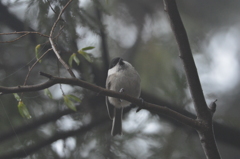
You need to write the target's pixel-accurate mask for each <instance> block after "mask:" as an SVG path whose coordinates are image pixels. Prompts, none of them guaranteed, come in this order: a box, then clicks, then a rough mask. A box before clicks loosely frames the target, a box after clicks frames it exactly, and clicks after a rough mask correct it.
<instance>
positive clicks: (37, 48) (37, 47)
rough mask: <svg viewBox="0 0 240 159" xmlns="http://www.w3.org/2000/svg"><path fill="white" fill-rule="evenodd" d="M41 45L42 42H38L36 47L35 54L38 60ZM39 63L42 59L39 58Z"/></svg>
mask: <svg viewBox="0 0 240 159" xmlns="http://www.w3.org/2000/svg"><path fill="white" fill-rule="evenodd" d="M40 47H41V45H40V44H38V45H37V46H36V47H35V55H36V58H37V60H39V52H40V51H39V50H40ZM39 63H41V60H39Z"/></svg>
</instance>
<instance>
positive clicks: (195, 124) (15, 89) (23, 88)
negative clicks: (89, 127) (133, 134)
mask: <svg viewBox="0 0 240 159" xmlns="http://www.w3.org/2000/svg"><path fill="white" fill-rule="evenodd" d="M40 74H41V75H42V76H45V77H47V78H49V80H48V81H46V82H44V83H42V84H37V85H31V86H17V87H0V94H9V93H18V92H32V91H39V90H43V89H45V88H49V87H51V86H53V85H55V84H59V83H62V84H70V85H75V86H80V87H83V88H86V89H89V90H91V91H94V92H96V93H98V94H100V95H104V96H111V97H115V98H120V99H124V100H127V101H129V102H131V103H133V104H135V105H138V106H140V107H141V108H143V109H147V110H149V111H151V112H160V114H163V115H167V116H169V117H171V118H173V119H175V120H177V121H179V122H181V123H183V124H186V125H188V126H190V127H193V128H195V129H200V128H201V127H202V126H203V125H202V124H201V123H200V122H198V121H196V120H194V119H192V118H189V117H186V116H184V115H182V114H180V113H178V112H176V111H173V110H171V109H169V108H167V107H164V106H159V105H156V104H152V103H148V102H142V100H141V99H138V98H134V97H131V96H129V95H127V94H123V93H119V92H114V91H111V90H107V89H105V88H102V87H99V86H96V85H93V84H90V83H88V82H85V81H82V80H80V79H77V78H60V77H55V76H52V75H49V74H46V73H43V72H40Z"/></svg>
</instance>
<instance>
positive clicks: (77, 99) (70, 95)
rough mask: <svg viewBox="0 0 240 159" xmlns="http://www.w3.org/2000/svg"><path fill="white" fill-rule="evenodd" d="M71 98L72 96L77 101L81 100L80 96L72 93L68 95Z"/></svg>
mask: <svg viewBox="0 0 240 159" xmlns="http://www.w3.org/2000/svg"><path fill="white" fill-rule="evenodd" d="M67 96H68V97H69V98H71V99H72V100H75V101H77V102H81V99H80V98H78V97H76V96H75V95H72V94H69V95H67Z"/></svg>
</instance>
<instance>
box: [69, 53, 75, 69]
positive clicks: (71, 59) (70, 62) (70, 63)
mask: <svg viewBox="0 0 240 159" xmlns="http://www.w3.org/2000/svg"><path fill="white" fill-rule="evenodd" d="M73 57H74V54H72V55H71V56H70V57H69V60H68V64H69V66H70V67H72V62H73Z"/></svg>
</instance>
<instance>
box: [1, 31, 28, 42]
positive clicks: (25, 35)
mask: <svg viewBox="0 0 240 159" xmlns="http://www.w3.org/2000/svg"><path fill="white" fill-rule="evenodd" d="M26 35H28V33H26V34H23V35H21V36H19V37H18V38H16V39H14V40H10V41H0V43H12V42H15V41H17V40H20V39H21V38H22V37H24V36H26Z"/></svg>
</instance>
